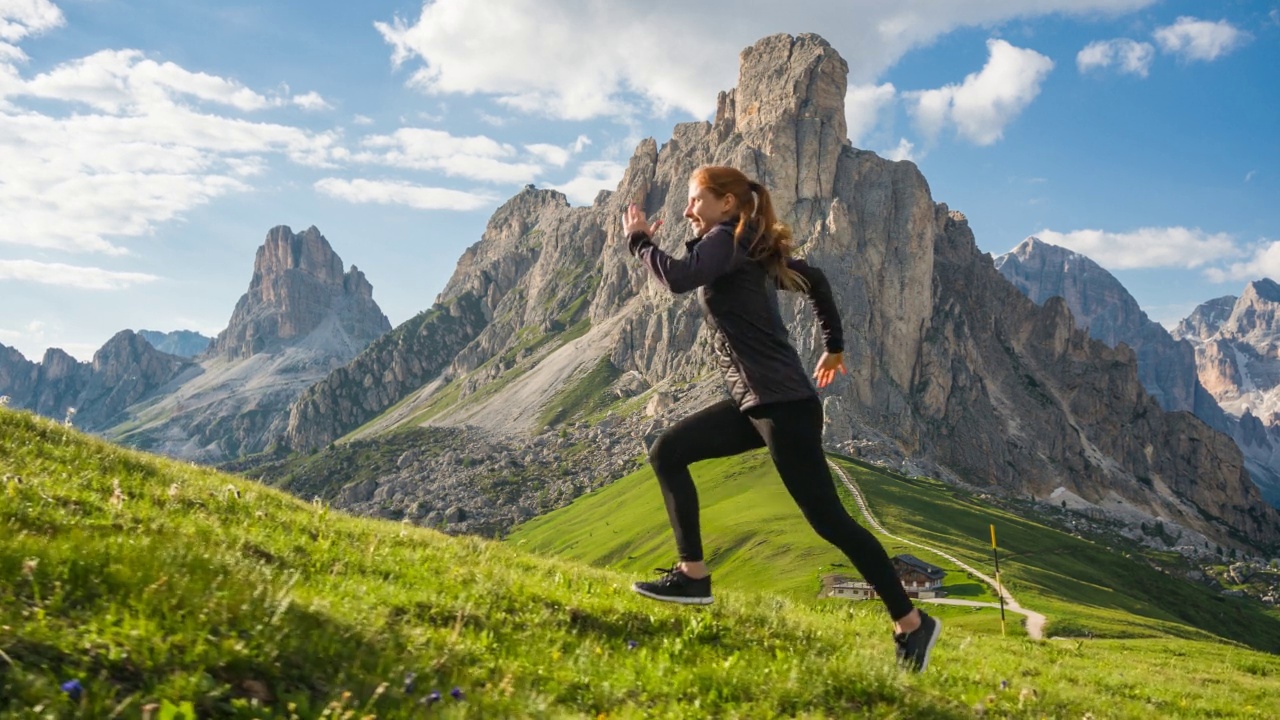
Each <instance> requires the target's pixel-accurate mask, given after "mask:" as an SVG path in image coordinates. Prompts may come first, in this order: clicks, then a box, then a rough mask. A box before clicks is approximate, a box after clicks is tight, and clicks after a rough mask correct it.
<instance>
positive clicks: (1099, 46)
mask: <svg viewBox="0 0 1280 720" xmlns="http://www.w3.org/2000/svg"><path fill="white" fill-rule="evenodd" d="M1155 56H1156V49H1155V46H1153V45H1152V44H1151V43H1145V42H1137V41H1136V40H1130V39H1129V38H1115V39H1114V40H1098V41H1095V42H1091V43H1089V44H1088V45H1086V46H1085V47H1084V49H1083V50H1081V51H1080V52H1079V53H1077V54H1076V67H1077V68H1079V70H1080V72H1082V73H1083V72H1089V71H1090V70H1101V69H1103V68H1108V67H1111V66H1112V65H1115V66H1116V67H1117V68H1119V70H1120V72H1122V73H1128V74H1130V75H1137V76H1138V77H1147V75H1148V74H1149V73H1150V71H1151V61H1152V60H1153V59H1154V58H1155Z"/></svg>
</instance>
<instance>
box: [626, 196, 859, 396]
mask: <svg viewBox="0 0 1280 720" xmlns="http://www.w3.org/2000/svg"><path fill="white" fill-rule="evenodd" d="M737 221H738V220H737V218H733V219H731V220H728V221H725V222H723V223H720V224H719V225H717V226H715V227H714V228H712V229H711V231H710V232H708V233H706V234H705V235H703V236H702V237H700V238H695V239H693V240H691V241H689V242H687V243H685V249H686V251H687V252H686V253H685V255H684V257H681V258H674V257H672V256H670V255H668V254H667V253H665V252H663V251H662V250H661V249H659V248H658V246H656V245H654V244H653V241H652V240H651V239H650V238H649V236H647V235H645V234H644V233H642V232H637V233H632V234H631V237H630V246H631V254H632V255H634V256H636V257H637V258H639V259H640V260H641V261H642V262H644V264H645V266H646V267H648V268H649V271H650V272H651V273H653V276H654V277H655V278H657V279H658V281H659V282H661V283H662V284H663V285H665V286H666V287H667V288H668V289H669V290H671V291H672V292H674V293H685V292H689V291H690V290H693V289H695V288H696V289H698V302H699V303H700V304H701V305H702V312H703V316H704V317H705V318H706V320H707V322H708V323H709V324H710V325H711V327H712V328H713V329H714V330H715V331H716V333H715V339H714V346H715V351H716V356H717V364H718V365H719V366H720V369H721V371H723V373H724V379H725V383H726V384H727V385H728V386H729V394H730V395H731V396H733V399H734V400H735V401H736V402H737V403H738V407H739V408H741V409H743V410H746V409H747V408H751V407H754V406H756V405H765V404H768V403H777V402H787V401H789V400H804V399H807V398H813V397H817V391H816V390H814V387H813V384H812V383H811V382H810V381H809V373H807V372H805V369H804V366H802V365H801V364H800V355H799V354H798V353H797V352H796V349H795V348H794V347H793V346H792V345H791V340H790V338H789V337H788V336H787V326H786V325H784V324H783V323H782V315H781V313H780V312H779V311H778V295H777V293H776V292H774V289H775V288H776V287H777V282H776V280H774V279H773V278H772V277H770V275H769V273H768V271H767V270H766V269H765V267H764V265H762V264H761V263H759V262H756V261H754V260H751V259H750V258H748V257H747V241H746V240H744V241H743V242H742V243H735V242H734V238H733V231H734V227H735V226H736V225H737ZM787 266H788V267H790V268H791V269H792V270H795V271H796V272H798V273H800V275H801V276H803V277H804V279H805V280H806V281H807V282H808V284H809V290H808V295H809V299H810V301H812V303H813V307H814V311H815V314H816V315H817V316H818V323H819V325H820V326H821V328H822V339H823V342H824V344H825V346H826V350H827V352H830V353H838V352H843V350H844V334H843V333H842V331H841V329H840V313H839V311H838V310H837V309H836V303H835V300H834V299H833V298H832V296H831V285H830V284H829V283H828V282H827V277H826V275H823V274H822V271H821V270H819V269H818V268H816V267H812V266H810V265H808V264H807V263H805V262H804V261H803V260H800V259H798V258H788V259H787Z"/></svg>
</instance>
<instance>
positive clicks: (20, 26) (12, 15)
mask: <svg viewBox="0 0 1280 720" xmlns="http://www.w3.org/2000/svg"><path fill="white" fill-rule="evenodd" d="M65 22H66V18H64V17H63V16H62V11H61V10H59V9H58V6H57V5H54V4H53V3H51V2H49V0H2V1H0V40H3V41H5V42H10V43H15V42H18V41H19V40H22V39H23V38H25V37H28V36H31V35H39V34H40V33H43V32H45V31H48V30H52V29H53V28H56V27H61V26H62V25H63V23H65Z"/></svg>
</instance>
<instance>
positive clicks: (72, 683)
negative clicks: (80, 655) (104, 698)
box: [62, 680, 84, 701]
mask: <svg viewBox="0 0 1280 720" xmlns="http://www.w3.org/2000/svg"><path fill="white" fill-rule="evenodd" d="M62 692H64V693H66V694H67V697H69V698H71V699H72V701H79V700H80V696H81V695H82V694H84V686H83V685H81V684H80V681H79V680H68V681H66V682H64V683H62Z"/></svg>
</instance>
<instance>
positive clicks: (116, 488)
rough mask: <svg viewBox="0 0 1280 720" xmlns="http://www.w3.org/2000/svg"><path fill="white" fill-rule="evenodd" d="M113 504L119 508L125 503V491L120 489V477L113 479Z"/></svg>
mask: <svg viewBox="0 0 1280 720" xmlns="http://www.w3.org/2000/svg"><path fill="white" fill-rule="evenodd" d="M111 505H112V506H113V507H117V508H118V507H120V506H121V505H124V491H123V490H121V489H120V478H116V479H114V480H112V481H111Z"/></svg>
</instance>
